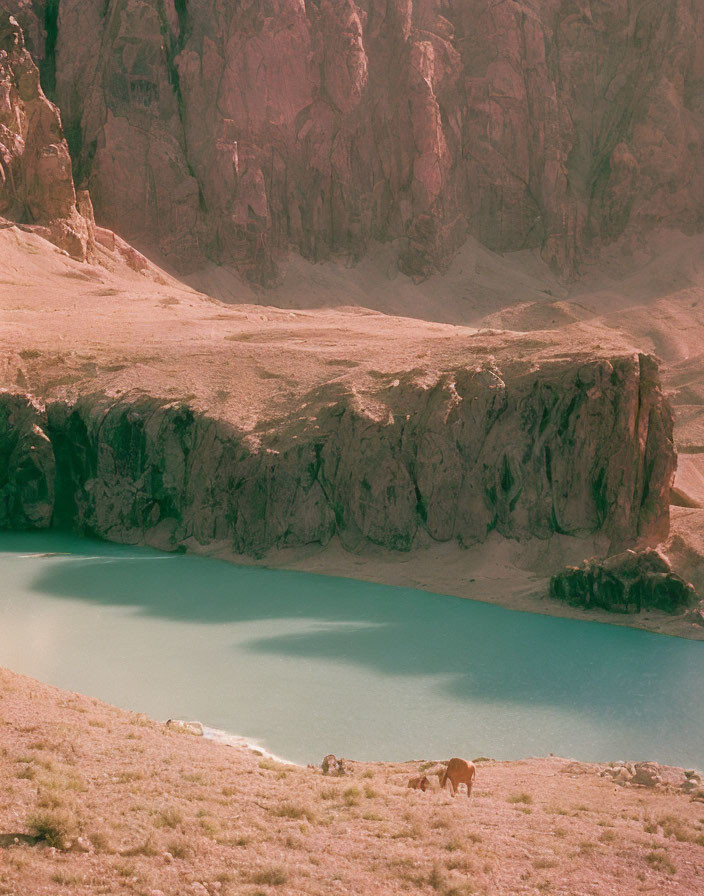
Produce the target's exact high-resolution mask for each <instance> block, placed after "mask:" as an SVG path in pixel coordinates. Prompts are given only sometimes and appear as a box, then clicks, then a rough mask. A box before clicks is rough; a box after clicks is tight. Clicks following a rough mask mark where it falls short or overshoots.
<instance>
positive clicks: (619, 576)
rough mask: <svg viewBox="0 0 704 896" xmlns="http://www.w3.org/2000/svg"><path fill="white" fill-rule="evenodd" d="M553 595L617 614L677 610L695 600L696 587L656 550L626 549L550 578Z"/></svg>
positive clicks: (689, 605) (583, 605)
mask: <svg viewBox="0 0 704 896" xmlns="http://www.w3.org/2000/svg"><path fill="white" fill-rule="evenodd" d="M550 596H551V597H555V598H557V599H558V600H566V601H568V602H569V603H571V604H576V605H577V606H580V607H586V608H593V607H599V608H601V609H604V610H611V611H612V612H616V613H640V611H641V610H647V609H657V610H665V611H666V612H669V613H676V612H678V611H680V610H682V609H683V608H687V607H691V606H693V605H694V604H695V603H696V600H697V595H696V592H695V590H694V587H693V586H692V585H690V584H688V583H687V582H685V580H684V579H682V578H680V576H678V575H676V574H675V573H673V571H672V569H671V567H670V564H669V563H668V562H667V560H666V559H665V558H664V557H663V556H662V554H659V553H658V552H657V551H654V550H652V549H647V550H643V551H625V552H624V553H623V554H618V555H617V556H615V557H609V558H608V559H607V560H595V559H592V560H585V562H584V563H583V564H582V566H580V567H569V568H568V569H566V570H564V572H561V573H559V574H558V575H556V576H553V577H552V579H551V580H550Z"/></svg>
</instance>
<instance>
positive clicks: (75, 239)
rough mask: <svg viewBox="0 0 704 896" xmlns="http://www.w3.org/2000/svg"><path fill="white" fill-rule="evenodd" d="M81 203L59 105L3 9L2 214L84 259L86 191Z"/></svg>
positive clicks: (88, 222)
mask: <svg viewBox="0 0 704 896" xmlns="http://www.w3.org/2000/svg"><path fill="white" fill-rule="evenodd" d="M78 204H79V205H81V206H82V209H83V211H84V213H85V217H84V215H82V214H80V212H79V210H78V206H77V197H76V192H75V189H74V183H73V174H72V166H71V157H70V155H69V150H68V145H67V143H66V140H65V139H64V135H63V131H62V129H61V119H60V116H59V112H58V109H57V108H56V107H55V106H54V105H53V104H52V103H50V102H49V101H48V100H47V98H46V97H45V96H44V93H43V92H42V88H41V86H40V84H39V70H38V69H37V66H36V65H35V63H34V61H33V59H32V57H31V55H30V53H29V51H28V50H27V49H26V48H25V45H24V36H23V33H22V30H21V29H20V27H19V25H18V24H17V21H16V20H15V19H13V18H11V17H9V16H7V15H6V14H4V13H3V12H2V10H0V217H6V218H10V219H11V220H13V221H17V222H20V223H22V224H27V225H32V226H33V227H34V228H35V229H39V232H41V233H42V235H43V236H45V237H47V238H48V239H50V240H51V241H52V242H54V243H56V244H57V245H58V246H60V247H61V248H62V249H65V250H66V251H67V252H68V253H69V254H70V255H72V256H73V257H74V258H79V259H81V260H85V258H86V257H87V255H88V253H89V251H90V246H91V240H92V209H91V207H90V200H89V199H88V197H87V194H85V195H81V196H79V198H78Z"/></svg>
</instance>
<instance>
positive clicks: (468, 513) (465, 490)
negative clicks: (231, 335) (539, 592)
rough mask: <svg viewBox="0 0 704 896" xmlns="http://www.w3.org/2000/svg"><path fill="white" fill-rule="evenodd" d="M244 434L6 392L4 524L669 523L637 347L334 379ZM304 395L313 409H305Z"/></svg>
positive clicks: (408, 530)
mask: <svg viewBox="0 0 704 896" xmlns="http://www.w3.org/2000/svg"><path fill="white" fill-rule="evenodd" d="M308 399H309V400H308V401H307V402H306V413H305V414H303V413H301V409H300V408H299V409H298V412H296V413H291V414H289V416H288V417H286V418H285V419H277V420H269V421H268V422H267V423H266V424H265V422H261V421H260V425H259V427H258V428H256V429H255V430H254V431H247V432H245V431H243V430H242V429H239V428H238V427H237V426H236V425H235V424H233V423H232V422H227V421H225V420H218V419H216V418H215V417H214V416H210V415H208V414H205V413H202V412H198V411H197V410H194V409H193V408H192V407H189V406H188V405H187V404H186V403H183V402H173V401H171V402H169V401H166V400H163V399H159V398H157V397H154V396H146V395H143V396H141V397H130V398H122V399H119V398H114V397H112V398H111V397H109V396H107V395H105V394H92V395H89V394H83V395H82V397H79V398H78V399H77V400H75V401H73V402H71V401H67V400H52V401H46V402H44V403H42V402H40V401H38V400H36V399H33V398H32V397H31V396H29V395H27V394H22V393H19V392H12V393H10V392H6V393H4V394H2V395H0V527H3V528H21V529H24V528H45V527H50V526H54V527H61V528H68V529H71V530H73V531H77V532H81V533H87V534H93V535H97V536H100V537H104V538H107V539H110V540H112V541H119V542H129V543H142V542H144V543H147V544H151V545H154V546H157V547H160V548H165V549H171V550H173V549H178V548H183V547H189V548H196V549H197V548H198V546H202V545H207V544H209V543H214V542H219V543H223V544H227V545H229V546H230V549H231V550H234V551H235V552H237V553H242V554H250V555H255V556H256V555H262V554H263V553H265V552H266V551H267V550H269V549H271V548H276V547H279V548H280V547H288V546H301V545H306V544H319V545H326V544H327V543H328V542H329V541H330V540H331V539H332V538H333V536H335V535H337V536H339V538H340V540H341V542H342V544H343V545H344V546H345V547H347V548H348V549H353V550H360V549H363V548H364V547H365V545H372V544H373V545H380V546H382V547H384V548H389V549H393V550H401V551H408V550H409V549H411V547H412V546H414V544H416V543H417V542H418V541H419V540H422V539H423V538H425V539H427V538H428V537H429V538H430V539H433V540H436V541H450V540H455V541H457V542H459V543H460V544H461V545H465V546H466V545H470V544H473V543H477V542H482V541H484V540H485V539H486V537H487V536H488V535H489V533H490V532H492V531H497V532H498V533H500V534H501V535H504V536H506V537H509V538H515V539H523V538H526V537H529V536H537V537H539V538H547V537H549V536H550V535H552V534H553V533H564V534H568V535H575V536H587V535H593V534H603V535H604V536H606V537H607V538H608V539H610V541H611V545H612V549H613V548H614V547H615V546H622V547H623V546H626V545H628V544H633V543H635V542H637V541H643V542H648V543H656V542H657V541H659V540H661V539H662V538H663V537H665V535H666V534H667V530H668V520H669V516H668V513H669V506H668V496H669V489H670V486H671V484H672V477H673V471H674V467H675V453H674V448H673V443H672V420H671V414H670V410H669V407H668V405H667V403H666V402H665V400H664V398H663V396H662V393H661V391H660V388H659V385H658V377H657V367H656V364H655V363H654V362H653V361H652V360H651V359H650V358H648V357H646V356H643V355H640V356H639V355H631V356H627V357H622V358H613V359H611V360H606V359H602V360H596V361H592V362H588V363H584V364H575V363H574V362H573V361H571V360H555V361H549V362H546V363H545V364H544V365H543V366H541V367H539V368H536V367H535V366H533V365H530V366H523V367H518V366H516V365H513V366H512V365H510V364H508V363H507V364H506V367H505V369H504V370H502V369H500V368H499V367H498V366H497V365H496V363H491V362H485V363H483V364H477V365H476V366H474V367H462V368H460V369H455V370H452V371H445V372H443V373H437V374H436V375H434V376H431V374H430V373H429V372H428V371H418V370H416V371H414V372H411V373H408V374H404V375H402V376H400V377H399V376H397V377H395V378H394V379H393V380H392V379H391V378H390V377H383V376H380V377H379V378H378V382H377V384H376V386H375V387H374V391H373V393H367V394H363V395H362V394H360V393H359V392H356V391H355V390H349V391H346V390H345V389H342V388H340V391H339V393H336V392H335V390H334V389H333V388H332V387H331V386H330V384H328V385H327V386H321V387H319V389H318V390H317V392H316V393H315V394H311V395H309V396H308ZM309 409H314V410H313V412H312V413H311V412H310V411H309Z"/></svg>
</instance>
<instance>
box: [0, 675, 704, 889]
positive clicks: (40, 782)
mask: <svg viewBox="0 0 704 896" xmlns="http://www.w3.org/2000/svg"><path fill="white" fill-rule="evenodd" d="M320 751H321V759H322V756H323V755H324V753H325V752H326V750H325V744H322V743H321V745H320ZM457 752H458V753H460V754H461V753H462V745H461V744H458V745H457ZM445 758H449V757H445ZM477 765H478V774H477V782H476V785H475V789H474V793H473V796H472V799H471V801H470V800H467V798H466V796H464V795H463V794H461V795H460V796H458V797H457V798H456V799H452V798H451V797H450V796H449V795H448V794H444V793H441V792H439V791H438V790H432V791H429V792H427V793H421V792H418V791H412V790H408V789H407V787H406V783H407V781H408V778H409V777H411V776H412V775H414V774H418V771H419V770H424V769H427V770H428V773H430V771H429V769H428V767H431V768H432V767H437V766H436V765H435V764H434V763H433V762H425V763H422V762H421V761H420V760H417V761H415V762H408V763H405V764H396V765H392V764H382V763H347V767H348V774H347V775H346V776H345V777H342V778H339V777H334V778H330V777H325V776H323V775H322V774H321V772H320V770H319V769H313V768H300V767H298V766H291V765H284V764H280V763H277V762H273V761H271V760H270V759H266V758H264V757H262V756H257V755H256V754H254V753H252V752H251V751H249V750H246V749H244V748H236V747H229V746H223V745H219V744H216V743H213V742H209V741H207V740H204V739H203V738H197V737H192V736H189V735H185V734H179V733H175V732H173V731H171V730H169V729H167V728H165V727H164V725H163V724H158V723H156V722H153V721H151V720H150V719H148V718H146V717H145V716H140V715H136V714H134V713H128V712H124V711H122V710H118V709H115V708H113V707H111V706H107V705H106V704H103V703H100V702H99V701H97V700H92V699H89V698H87V697H81V696H79V695H77V694H71V693H66V692H63V691H60V690H58V689H56V688H50V687H47V686H45V685H41V684H39V683H37V682H35V681H32V680H31V679H27V678H24V677H21V676H17V675H13V674H12V673H10V672H7V671H4V670H0V894H3V896H30V894H31V896H38V894H42V896H59V894H67V893H70V894H71V896H83V894H86V896H87V894H91V896H95V894H98V893H105V894H108V893H113V894H117V893H121V894H122V893H133V894H140V896H184V894H189V896H190V894H193V896H206V894H208V896H217V894H222V896H228V894H230V896H234V894H238V896H240V894H242V896H254V894H257V893H258V894H267V893H280V894H282V896H284V894H311V896H312V894H318V896H328V894H330V893H340V894H359V893H363V892H367V893H374V894H392V893H405V892H414V893H428V894H431V893H441V894H444V896H450V894H455V896H465V894H467V896H469V894H470V893H475V894H485V896H509V894H510V896H518V894H531V896H538V894H541V893H543V894H544V893H552V894H562V896H568V894H572V896H577V894H579V896H605V894H610V893H614V894H616V893H618V894H619V896H630V894H636V893H652V894H656V893H663V892H666V893H668V894H672V896H684V894H692V896H693V894H698V893H700V892H701V889H700V885H701V879H702V875H703V874H704V803H702V802H699V801H695V800H694V799H693V798H692V797H691V796H689V795H686V794H684V793H682V792H681V791H680V789H679V787H680V785H681V783H682V781H683V773H682V770H679V769H663V771H662V774H663V778H664V781H665V782H666V786H665V787H664V788H662V789H658V790H649V789H645V788H642V787H637V786H629V787H619V786H616V785H615V784H614V783H613V782H612V781H611V780H609V779H605V778H602V777H599V771H600V769H601V768H602V767H601V766H595V765H588V764H585V763H576V762H570V761H569V760H566V759H557V758H548V759H527V760H522V761H519V762H494V761H491V760H483V761H481V762H478V763H477ZM41 830H43V831H45V832H46V833H48V834H49V836H51V835H53V836H54V839H53V841H52V842H53V845H51V844H50V843H47V842H46V841H43V840H40V841H37V842H35V837H36V834H37V833H38V832H39V831H41ZM15 838H17V842H15ZM69 844H70V846H69ZM57 847H59V848H57ZM61 847H63V848H61Z"/></svg>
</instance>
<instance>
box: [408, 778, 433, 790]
mask: <svg viewBox="0 0 704 896" xmlns="http://www.w3.org/2000/svg"><path fill="white" fill-rule="evenodd" d="M408 786H409V787H410V788H412V789H413V790H422V791H423V793H425V791H426V790H427V789H428V788H429V787H430V781H429V780H428V779H427V778H426V777H425V775H421V776H420V777H419V778H411V779H410V781H409V782H408Z"/></svg>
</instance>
